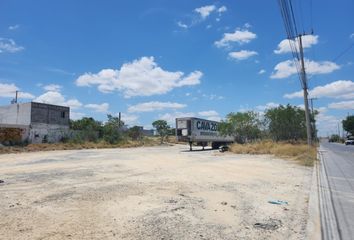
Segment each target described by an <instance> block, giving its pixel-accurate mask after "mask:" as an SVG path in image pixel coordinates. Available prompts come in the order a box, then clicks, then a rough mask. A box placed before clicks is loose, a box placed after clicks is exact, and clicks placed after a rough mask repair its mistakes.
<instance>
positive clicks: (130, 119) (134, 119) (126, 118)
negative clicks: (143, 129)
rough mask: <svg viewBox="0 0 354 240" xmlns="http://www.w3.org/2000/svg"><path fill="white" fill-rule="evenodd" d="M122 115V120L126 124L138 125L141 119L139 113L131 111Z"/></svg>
mask: <svg viewBox="0 0 354 240" xmlns="http://www.w3.org/2000/svg"><path fill="white" fill-rule="evenodd" d="M117 116H118V115H117ZM121 117H122V121H123V122H124V123H125V124H126V125H130V126H132V125H137V124H138V123H139V121H138V119H139V116H137V115H134V114H129V113H122V116H121Z"/></svg>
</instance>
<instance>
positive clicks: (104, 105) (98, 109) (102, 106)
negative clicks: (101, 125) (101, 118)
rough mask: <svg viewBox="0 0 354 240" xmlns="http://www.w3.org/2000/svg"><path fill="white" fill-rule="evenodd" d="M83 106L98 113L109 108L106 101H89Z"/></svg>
mask: <svg viewBox="0 0 354 240" xmlns="http://www.w3.org/2000/svg"><path fill="white" fill-rule="evenodd" d="M85 108H89V109H92V110H93V111H95V112H99V113H107V112H108V108H109V104H108V103H102V104H94V103H90V104H86V105H85Z"/></svg>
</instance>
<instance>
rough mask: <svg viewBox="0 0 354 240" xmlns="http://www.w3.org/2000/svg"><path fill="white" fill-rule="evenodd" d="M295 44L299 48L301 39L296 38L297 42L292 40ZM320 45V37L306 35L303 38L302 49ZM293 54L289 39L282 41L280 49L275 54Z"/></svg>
mask: <svg viewBox="0 0 354 240" xmlns="http://www.w3.org/2000/svg"><path fill="white" fill-rule="evenodd" d="M290 41H292V42H293V43H295V45H296V46H299V44H298V42H299V38H296V39H295V40H290ZM317 43H318V36H317V35H305V36H303V37H302V47H303V48H310V47H312V46H313V45H316V44H317ZM290 52H291V47H290V43H289V40H288V39H284V40H282V41H281V42H280V43H279V44H278V49H276V50H274V53H276V54H282V53H290Z"/></svg>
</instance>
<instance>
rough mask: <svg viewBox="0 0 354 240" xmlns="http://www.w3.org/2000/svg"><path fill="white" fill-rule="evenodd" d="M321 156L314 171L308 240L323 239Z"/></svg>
mask: <svg viewBox="0 0 354 240" xmlns="http://www.w3.org/2000/svg"><path fill="white" fill-rule="evenodd" d="M319 161H320V159H319V154H317V161H316V162H315V163H314V166H313V171H312V180H311V183H312V184H311V189H310V196H309V204H308V215H309V217H308V221H307V226H306V239H311V240H320V239H321V217H320V208H319V206H320V204H319V188H318V186H319V179H318V178H319V164H320V163H319Z"/></svg>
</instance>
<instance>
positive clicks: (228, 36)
mask: <svg viewBox="0 0 354 240" xmlns="http://www.w3.org/2000/svg"><path fill="white" fill-rule="evenodd" d="M256 37H257V35H256V34H255V33H253V32H250V31H248V30H247V29H244V30H242V29H236V30H235V32H233V33H224V36H223V38H222V39H221V40H219V41H216V42H215V43H214V44H215V45H216V46H217V47H218V48H221V47H229V46H230V44H231V43H233V42H237V43H239V44H244V43H249V42H250V41H252V40H253V39H255V38H256Z"/></svg>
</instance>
